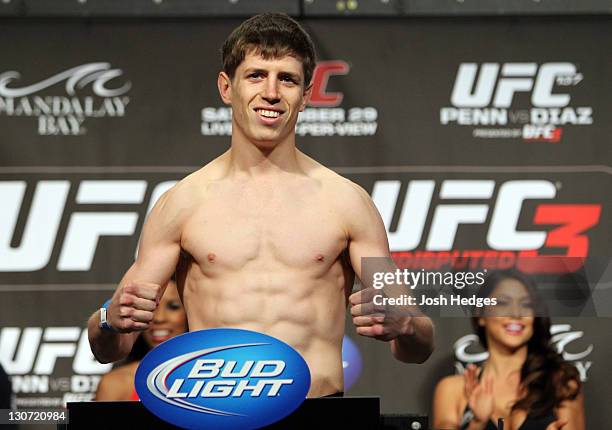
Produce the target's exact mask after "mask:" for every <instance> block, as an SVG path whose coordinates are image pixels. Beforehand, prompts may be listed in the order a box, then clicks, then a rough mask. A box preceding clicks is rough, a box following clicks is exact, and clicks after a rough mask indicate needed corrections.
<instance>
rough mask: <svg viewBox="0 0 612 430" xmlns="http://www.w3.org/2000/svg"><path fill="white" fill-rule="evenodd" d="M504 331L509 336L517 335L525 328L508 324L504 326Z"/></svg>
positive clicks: (520, 325)
mask: <svg viewBox="0 0 612 430" xmlns="http://www.w3.org/2000/svg"><path fill="white" fill-rule="evenodd" d="M504 329H506V332H507V333H509V334H513V335H518V334H521V333H522V332H523V330H524V329H525V326H524V325H523V324H519V323H510V324H505V325H504Z"/></svg>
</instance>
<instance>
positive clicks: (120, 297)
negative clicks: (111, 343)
mask: <svg viewBox="0 0 612 430" xmlns="http://www.w3.org/2000/svg"><path fill="white" fill-rule="evenodd" d="M162 293H163V290H162V288H161V286H160V285H158V284H153V283H150V282H141V281H130V282H128V283H126V284H125V285H123V286H121V287H119V288H118V289H117V291H115V294H114V295H113V298H112V300H111V303H110V305H109V306H108V311H107V314H106V318H107V320H108V322H109V324H110V325H111V327H113V328H114V329H115V330H117V331H119V332H121V333H131V332H133V331H141V330H146V329H147V328H148V327H149V324H150V323H151V321H153V312H154V311H155V309H156V308H157V305H158V304H159V300H160V298H161V295H162Z"/></svg>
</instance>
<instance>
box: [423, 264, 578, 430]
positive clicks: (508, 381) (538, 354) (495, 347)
mask: <svg viewBox="0 0 612 430" xmlns="http://www.w3.org/2000/svg"><path fill="white" fill-rule="evenodd" d="M478 295H479V296H481V297H495V298H496V299H497V305H495V306H488V307H485V308H484V311H483V312H482V313H481V314H477V315H476V316H475V317H474V318H472V324H473V326H474V328H475V330H476V333H477V334H478V337H479V339H480V342H481V343H482V344H483V346H484V347H485V348H486V349H487V351H488V352H489V358H488V359H487V361H486V362H485V363H484V364H483V365H482V367H480V368H476V367H475V366H473V365H471V366H468V368H467V370H466V371H465V373H464V375H454V376H448V377H446V378H444V379H442V380H441V381H440V382H439V383H438V385H437V387H436V391H435V394H434V402H433V403H434V404H433V427H434V428H435V429H469V430H495V429H497V423H498V420H499V419H500V418H503V419H504V429H505V430H558V429H562V430H584V406H583V395H582V390H581V384H580V378H579V376H578V372H577V370H576V368H575V367H573V366H572V365H571V364H569V363H567V362H565V361H564V360H563V358H562V357H561V356H560V355H559V354H558V353H557V352H556V350H555V349H554V347H553V346H552V345H551V342H550V339H551V335H550V318H548V317H546V316H542V315H545V309H544V306H543V304H542V303H541V302H540V301H539V300H538V297H537V296H536V294H535V288H534V286H533V284H532V282H531V280H530V279H528V278H526V277H524V276H523V275H522V274H520V273H518V272H497V273H493V274H491V275H490V276H489V277H488V278H487V279H486V282H485V284H484V285H483V286H482V287H481V289H480V292H479V294H478ZM536 315H537V316H536Z"/></svg>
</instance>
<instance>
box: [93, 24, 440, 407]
mask: <svg viewBox="0 0 612 430" xmlns="http://www.w3.org/2000/svg"><path fill="white" fill-rule="evenodd" d="M314 66H315V55H314V48H313V45H312V42H311V40H310V38H309V37H308V35H307V34H306V33H305V32H304V30H303V29H302V28H301V27H300V26H299V25H298V24H297V23H296V22H295V21H293V20H292V19H290V18H289V17H287V16H286V15H283V14H264V15H258V16H255V17H253V18H250V19H248V20H247V21H245V22H244V23H243V24H241V25H240V26H239V27H238V28H236V29H235V30H234V31H233V33H232V34H231V35H230V36H229V38H228V39H227V41H226V42H225V44H224V46H223V71H222V72H220V73H219V77H218V82H217V83H218V87H219V93H220V95H221V98H222V99H223V101H224V102H225V103H226V104H227V105H230V106H231V107H232V110H233V115H232V139H231V147H230V149H229V150H228V151H227V152H225V153H224V154H223V155H221V156H220V157H218V158H217V159H215V160H213V161H212V162H210V163H209V164H207V165H206V166H204V167H203V168H201V169H200V170H198V171H196V172H195V173H193V174H191V175H189V176H187V177H186V178H185V179H183V180H182V181H180V182H179V183H178V184H177V185H176V186H175V187H174V188H172V189H171V190H169V191H168V192H167V193H166V194H164V195H163V196H162V197H161V198H160V200H159V201H158V203H157V204H156V206H155V207H154V208H153V210H152V211H151V213H150V215H149V217H148V220H147V222H146V224H145V226H144V228H143V233H142V238H141V244H140V248H139V255H138V257H137V259H136V261H135V262H134V264H133V265H132V266H131V267H130V269H129V270H128V271H127V273H126V274H125V276H124V277H123V279H122V280H121V282H120V283H119V285H118V287H117V290H116V291H115V293H114V295H113V297H112V300H111V303H110V305H109V306H108V311H107V318H108V321H109V324H110V326H111V327H113V328H114V329H115V330H117V331H118V332H114V331H111V330H109V329H101V328H100V327H99V322H100V314H99V311H98V312H96V313H95V314H93V315H92V317H91V318H90V320H89V339H90V343H91V347H92V351H93V352H94V355H95V356H96V357H97V358H98V360H100V361H102V362H110V361H115V360H118V359H121V358H122V357H124V356H125V355H126V354H127V353H128V352H129V351H130V348H131V346H132V343H133V342H134V339H135V338H136V336H137V333H138V332H139V331H142V330H145V329H146V328H147V327H148V325H149V324H150V322H151V319H152V318H153V311H154V310H155V307H156V305H157V303H158V301H159V297H160V296H161V294H162V293H163V291H162V288H161V287H160V285H165V284H166V282H167V281H168V279H169V278H170V277H171V276H172V274H173V273H174V272H175V271H176V273H177V279H178V286H179V292H180V293H181V296H182V300H183V303H184V306H185V310H186V313H187V318H188V321H189V329H190V330H201V329H208V328H213V327H232V328H242V329H248V330H254V331H258V332H261V333H266V334H268V335H271V336H274V337H276V338H278V339H281V340H283V341H284V342H286V343H288V344H289V345H291V346H292V347H294V348H295V349H296V350H297V351H298V352H299V353H300V354H301V355H302V356H303V357H304V359H305V360H306V362H307V363H308V366H309V368H310V371H311V375H312V385H311V388H310V391H309V393H308V396H309V397H317V396H324V395H330V394H333V393H337V392H341V391H343V372H342V358H341V357H342V350H341V349H342V337H343V334H344V315H345V312H346V307H347V302H348V303H350V305H351V314H352V315H353V321H354V323H355V325H356V327H357V333H358V334H360V335H363V336H369V337H374V338H376V339H380V340H383V341H388V342H389V343H390V345H391V350H392V352H393V355H394V356H395V357H396V358H397V359H399V360H402V361H406V362H423V361H425V360H426V359H427V357H428V356H429V355H430V354H431V351H432V348H433V334H432V331H433V328H432V324H431V321H430V320H429V319H428V318H426V317H417V318H415V317H411V315H410V314H408V313H402V314H400V315H397V314H395V315H390V314H385V312H384V310H382V309H376V308H375V307H374V306H373V304H372V303H371V301H372V297H371V296H372V295H371V294H370V293H367V291H369V290H363V291H362V292H357V293H354V294H352V295H351V290H352V286H353V280H354V275H355V274H357V276H359V275H360V274H361V258H362V257H388V256H389V246H388V243H387V236H386V231H385V228H384V225H383V223H382V220H381V218H380V216H379V213H378V211H377V210H376V207H375V206H374V204H373V203H372V200H371V199H370V197H369V195H368V194H367V193H366V192H365V191H364V190H363V189H362V188H360V187H359V186H357V185H356V184H354V183H352V182H350V181H349V180H347V179H345V178H343V177H341V176H339V175H337V174H336V173H334V172H333V171H331V170H329V169H327V168H325V167H324V166H322V165H321V164H319V163H317V162H316V161H314V160H313V159H311V158H310V157H308V156H307V155H305V154H303V153H302V152H300V151H299V150H298V149H297V148H296V146H295V124H296V121H297V117H298V113H299V112H300V111H302V110H304V107H305V106H306V103H307V100H308V97H309V96H310V92H311V85H308V83H309V82H310V79H311V77H312V72H313V69H314ZM349 295H350V297H349Z"/></svg>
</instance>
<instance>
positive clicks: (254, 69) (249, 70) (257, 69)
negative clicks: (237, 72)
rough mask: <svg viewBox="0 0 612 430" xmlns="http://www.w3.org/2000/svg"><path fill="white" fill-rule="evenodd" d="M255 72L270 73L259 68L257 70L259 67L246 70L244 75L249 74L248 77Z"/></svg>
mask: <svg viewBox="0 0 612 430" xmlns="http://www.w3.org/2000/svg"><path fill="white" fill-rule="evenodd" d="M254 72H258V73H268V71H267V70H264V69H259V68H257V67H250V68H248V69H246V70H245V71H244V73H245V74H247V75H248V74H249V73H254Z"/></svg>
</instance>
